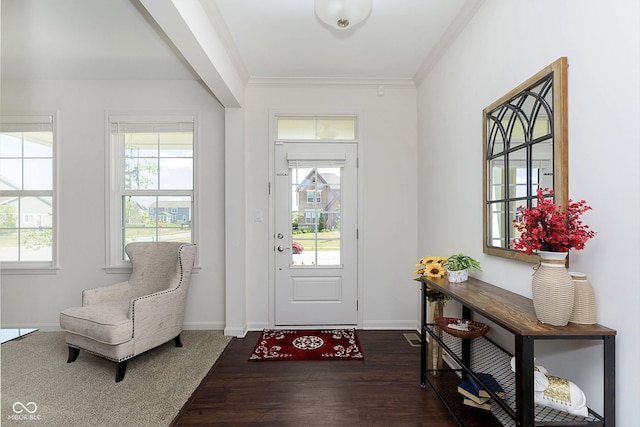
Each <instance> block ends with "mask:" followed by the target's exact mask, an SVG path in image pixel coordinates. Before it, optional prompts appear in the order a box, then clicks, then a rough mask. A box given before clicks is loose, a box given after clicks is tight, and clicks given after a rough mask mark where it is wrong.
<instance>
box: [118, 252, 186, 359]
mask: <svg viewBox="0 0 640 427" xmlns="http://www.w3.org/2000/svg"><path fill="white" fill-rule="evenodd" d="M191 245H193V243H190V244H184V245H182V246H180V249H178V263H179V264H180V281H179V282H178V286H176V287H175V288H172V289H167V290H165V291H162V292H156V293H153V294H150V295H145V296H142V297H138V298H134V299H133V307H132V309H131V321H132V323H133V327H132V328H131V339H133V337H134V336H135V327H136V321H135V320H136V319H135V317H136V301H137V300H139V299H140V300H141V299H144V298H149V297H151V296H153V295H162V294H168V293H171V292H175V291H177V290H178V289H179V288H180V286H182V282H183V280H184V268H183V266H182V249H183V248H184V247H186V246H191ZM132 357H133V355H132V356H128V357H127V358H125V359H122V360H126V359H130V358H132Z"/></svg>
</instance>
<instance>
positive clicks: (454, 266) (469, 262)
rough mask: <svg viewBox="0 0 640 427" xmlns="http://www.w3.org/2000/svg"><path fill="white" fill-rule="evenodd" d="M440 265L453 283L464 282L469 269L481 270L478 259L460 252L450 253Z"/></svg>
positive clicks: (467, 277) (467, 276)
mask: <svg viewBox="0 0 640 427" xmlns="http://www.w3.org/2000/svg"><path fill="white" fill-rule="evenodd" d="M442 266H443V267H444V268H446V269H447V278H448V280H449V281H450V282H453V283H459V282H466V281H467V280H468V279H469V270H470V269H476V270H478V271H482V269H481V268H480V263H479V262H478V261H476V260H475V259H473V258H471V257H470V256H468V255H464V254H463V253H462V252H461V253H459V254H457V255H451V256H450V257H449V258H447V260H446V261H445V262H444V263H443V264H442Z"/></svg>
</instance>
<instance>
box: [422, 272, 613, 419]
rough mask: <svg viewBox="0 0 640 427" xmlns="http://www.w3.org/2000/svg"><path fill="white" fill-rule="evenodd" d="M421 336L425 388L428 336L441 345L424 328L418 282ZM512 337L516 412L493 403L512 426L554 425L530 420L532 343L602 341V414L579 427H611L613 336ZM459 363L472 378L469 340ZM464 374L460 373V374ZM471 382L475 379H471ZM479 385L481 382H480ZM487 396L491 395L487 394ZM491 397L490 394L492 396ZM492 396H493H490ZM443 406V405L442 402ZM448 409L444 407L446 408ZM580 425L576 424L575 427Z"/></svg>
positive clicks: (424, 311)
mask: <svg viewBox="0 0 640 427" xmlns="http://www.w3.org/2000/svg"><path fill="white" fill-rule="evenodd" d="M421 301H422V303H421V311H422V313H421V334H422V339H421V343H420V386H421V387H422V388H425V387H426V385H427V340H426V336H427V334H429V335H430V336H431V337H432V338H434V339H435V340H436V341H438V343H439V344H440V345H444V343H443V342H441V341H440V340H439V339H438V338H437V337H436V336H435V335H434V334H432V333H431V332H430V331H429V327H428V326H427V283H426V282H424V281H422V282H421ZM458 302H460V303H461V304H462V317H463V318H465V319H470V318H471V311H472V310H471V309H470V308H469V307H467V306H465V305H464V303H463V302H461V301H458ZM513 335H514V338H515V358H516V362H515V363H516V372H515V377H516V409H515V414H514V412H513V410H512V409H510V408H508V407H507V406H506V404H505V403H504V402H502V401H501V400H500V399H497V401H498V402H499V403H500V405H501V406H503V408H504V409H505V410H506V412H507V413H509V414H510V415H511V416H514V415H515V417H514V419H515V421H516V425H518V426H523V427H528V426H534V425H557V424H550V423H538V424H536V422H535V417H534V407H535V404H534V391H533V386H534V382H533V372H534V344H535V341H536V340H539V339H544V340H602V341H603V347H604V360H603V362H604V363H603V370H604V414H603V416H600V415H599V414H597V413H595V412H594V411H592V410H591V409H589V413H590V414H591V415H593V416H595V417H596V418H598V419H599V420H600V422H597V423H593V422H592V423H588V424H584V423H582V424H581V425H589V426H603V427H615V335H588V336H584V335H580V336H566V335H563V336H530V335H521V334H517V333H515V334H513ZM460 362H462V363H460V364H461V366H462V367H463V373H466V374H469V373H471V375H473V373H472V372H471V369H470V367H471V341H470V340H462V360H461V361H460ZM463 375H464V374H463ZM474 379H475V380H478V379H477V378H475V376H474ZM480 382H481V381H480ZM490 393H491V392H490ZM492 394H493V393H492ZM494 397H496V396H494ZM445 405H446V403H445ZM446 406H447V408H448V409H449V407H448V405H446ZM578 425H580V424H578Z"/></svg>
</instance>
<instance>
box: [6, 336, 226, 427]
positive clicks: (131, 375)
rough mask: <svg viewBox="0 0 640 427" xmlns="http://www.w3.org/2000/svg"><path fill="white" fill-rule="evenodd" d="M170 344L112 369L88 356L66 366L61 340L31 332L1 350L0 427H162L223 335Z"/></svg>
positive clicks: (207, 364)
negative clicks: (120, 376)
mask: <svg viewBox="0 0 640 427" xmlns="http://www.w3.org/2000/svg"><path fill="white" fill-rule="evenodd" d="M181 337H182V343H183V347H181V348H179V347H176V346H175V344H174V343H173V341H170V342H168V343H166V344H163V345H162V346H160V347H157V348H155V349H153V350H150V351H148V352H146V353H143V354H141V355H139V356H136V357H134V358H133V359H131V360H129V363H128V366H127V372H126V375H125V377H124V380H123V381H122V382H120V383H116V382H115V369H116V364H115V363H114V362H110V361H108V360H106V359H102V358H100V357H98V356H94V355H92V354H90V353H88V352H86V351H82V350H81V351H80V356H79V357H78V359H77V360H76V361H75V362H73V363H69V364H67V363H66V362H67V356H68V350H67V345H66V343H65V341H64V333H63V332H35V333H33V334H31V335H29V336H27V337H25V338H23V339H20V340H15V341H11V342H8V343H5V344H2V346H1V347H0V363H1V365H2V371H1V372H2V376H1V378H0V381H1V385H0V389H1V394H2V399H1V400H2V406H1V414H0V415H1V417H2V418H1V419H0V424H1V425H2V426H47V427H50V426H53V427H55V426H65V427H67V426H82V427H85V426H86V427H89V426H100V427H107V426H118V427H120V426H153V427H157V426H166V425H169V424H170V423H171V421H172V420H173V419H174V417H175V416H176V415H177V414H178V412H179V411H180V409H181V408H182V406H183V405H184V404H185V403H186V401H187V400H188V399H189V397H191V394H192V393H193V392H194V390H195V389H196V387H198V385H199V384H200V382H201V381H202V379H203V378H204V376H205V375H206V374H207V372H209V369H211V366H212V365H213V363H214V362H215V361H216V359H217V358H218V356H220V354H221V353H222V351H223V350H224V348H225V346H226V345H227V343H228V342H229V341H230V340H231V337H225V336H224V335H223V333H222V331H183V333H182V335H181Z"/></svg>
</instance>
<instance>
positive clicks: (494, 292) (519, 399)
mask: <svg viewBox="0 0 640 427" xmlns="http://www.w3.org/2000/svg"><path fill="white" fill-rule="evenodd" d="M420 281H421V284H422V285H421V288H422V292H421V298H422V319H421V325H422V340H421V358H420V365H421V366H420V385H421V386H422V387H423V388H424V387H426V385H427V383H429V385H430V386H431V387H432V388H433V389H434V391H435V392H436V393H437V394H438V396H439V397H440V399H441V400H442V401H443V403H444V404H445V406H447V409H449V412H450V413H451V414H452V415H453V417H454V418H455V420H456V421H457V422H458V424H459V425H461V426H483V427H485V426H491V425H497V426H504V425H516V426H521V427H529V426H544V425H553V426H561V425H568V426H578V425H588V426H604V427H614V426H615V335H616V331H615V330H613V329H609V328H607V327H604V326H601V325H598V324H595V325H578V324H574V323H569V324H568V325H567V326H562V327H558V326H550V325H546V324H543V323H540V322H539V321H538V319H537V318H536V315H535V312H534V309H533V302H532V300H531V299H529V298H526V297H523V296H521V295H518V294H516V293H513V292H510V291H507V290H505V289H502V288H499V287H497V286H494V285H491V284H489V283H486V282H483V281H480V280H477V279H474V278H471V277H470V278H469V281H468V282H465V283H449V282H448V281H447V278H446V277H444V278H429V277H422V278H421V280H420ZM427 286H429V287H431V288H433V289H436V290H438V291H440V292H442V293H443V294H445V295H447V296H448V297H449V298H451V299H452V300H454V301H458V302H459V303H460V304H462V318H465V319H471V312H475V313H478V314H480V315H481V316H483V317H485V318H487V319H489V320H490V321H491V322H493V323H495V324H496V325H497V326H499V327H500V328H502V329H504V330H506V331H508V332H510V333H511V334H513V335H514V340H515V346H514V349H515V363H516V372H515V374H513V373H512V372H511V367H510V365H509V361H510V359H511V355H510V354H509V353H507V352H506V351H505V350H503V349H501V348H499V347H498V346H497V345H495V344H494V343H492V342H491V341H490V340H488V339H486V338H477V339H475V340H467V339H460V338H455V337H453V336H451V335H449V334H447V333H446V332H442V333H441V334H439V333H438V332H439V330H438V326H437V325H435V324H428V323H427V306H428V302H427V295H426V290H427ZM427 334H429V336H430V337H431V338H430V339H432V340H435V342H437V343H438V344H440V345H441V346H442V347H443V348H444V350H445V352H446V353H447V354H448V355H449V356H450V357H451V358H452V359H453V360H454V361H455V362H456V363H457V364H458V365H460V368H457V367H453V368H451V369H443V370H435V369H434V370H428V369H427V340H426V337H427ZM438 335H440V336H442V339H441V338H439V336H438ZM536 340H601V341H602V342H603V349H604V366H603V371H604V413H603V414H602V415H599V414H597V413H596V412H594V411H592V410H591V409H589V417H588V418H582V417H575V416H572V415H568V414H566V413H564V412H561V411H555V410H552V409H549V408H546V407H542V406H536V405H535V404H534V392H533V384H534V382H533V369H534V344H535V341H536ZM492 352H493V353H492ZM485 353H486V354H485ZM483 354H485V355H484V356H483ZM505 364H506V366H505ZM474 371H475V372H480V371H482V372H488V373H491V374H493V375H494V377H496V379H498V380H499V382H500V383H501V385H502V386H503V388H505V391H506V392H507V394H506V396H505V398H504V399H500V398H499V397H498V396H496V395H495V394H493V393H490V394H492V398H493V399H492V401H493V402H495V403H494V405H493V406H492V411H491V412H489V411H483V410H481V409H475V408H469V407H468V406H465V405H463V404H462V398H461V396H460V394H458V392H457V386H458V384H459V383H460V380H461V378H463V379H466V377H467V376H468V375H471V376H472V377H473V378H474V379H476V380H478V379H477V378H476V377H475V374H474ZM552 374H555V375H558V376H561V375H560V374H559V373H554V372H552ZM479 382H480V381H479ZM587 401H588V399H587ZM494 408H495V410H494Z"/></svg>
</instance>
